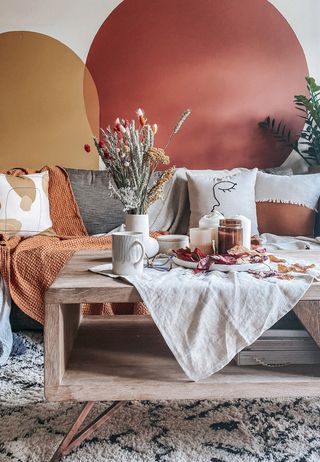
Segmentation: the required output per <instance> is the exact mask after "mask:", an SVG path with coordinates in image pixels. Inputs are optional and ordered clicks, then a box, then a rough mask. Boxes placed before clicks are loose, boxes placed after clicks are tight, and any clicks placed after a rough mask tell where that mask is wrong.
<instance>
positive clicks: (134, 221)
mask: <svg viewBox="0 0 320 462" xmlns="http://www.w3.org/2000/svg"><path fill="white" fill-rule="evenodd" d="M126 230H127V231H135V232H139V233H143V245H144V247H145V249H146V255H147V256H148V257H154V256H155V255H157V253H158V252H159V244H158V241H157V240H156V239H154V238H153V237H151V236H150V234H149V216H148V215H147V214H145V215H138V214H137V215H135V214H130V213H128V214H127V215H126Z"/></svg>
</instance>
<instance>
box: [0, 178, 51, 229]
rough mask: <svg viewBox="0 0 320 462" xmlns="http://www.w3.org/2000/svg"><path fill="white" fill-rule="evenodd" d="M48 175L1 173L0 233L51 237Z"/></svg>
mask: <svg viewBox="0 0 320 462" xmlns="http://www.w3.org/2000/svg"><path fill="white" fill-rule="evenodd" d="M48 186H49V173H48V172H47V171H45V172H42V173H32V174H30V175H21V176H15V175H9V174H0V233H2V234H6V235H8V236H14V235H19V236H24V237H27V236H33V235H35V234H39V233H45V234H52V233H53V231H52V221H51V218H50V208H49V198H48Z"/></svg>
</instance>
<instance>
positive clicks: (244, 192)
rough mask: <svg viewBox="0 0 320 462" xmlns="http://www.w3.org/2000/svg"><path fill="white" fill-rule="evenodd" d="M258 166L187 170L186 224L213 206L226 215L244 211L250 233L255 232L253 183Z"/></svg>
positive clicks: (255, 216)
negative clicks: (187, 217)
mask: <svg viewBox="0 0 320 462" xmlns="http://www.w3.org/2000/svg"><path fill="white" fill-rule="evenodd" d="M257 172H258V169H256V168H255V169H252V170H247V169H243V168H235V169H233V170H224V171H216V170H206V171H203V172H201V173H193V172H192V171H188V172H187V178H188V191H189V200H190V210H191V216H190V227H197V226H198V223H199V219H200V218H201V217H202V216H203V215H206V214H208V213H210V212H211V211H213V210H218V211H219V212H221V213H222V214H223V215H224V216H225V217H226V218H231V217H233V216H234V215H237V214H240V215H244V216H246V217H247V218H249V219H250V220H251V226H252V234H258V227H257V212H256V201H255V184H256V178H257Z"/></svg>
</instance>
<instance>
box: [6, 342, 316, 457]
mask: <svg viewBox="0 0 320 462" xmlns="http://www.w3.org/2000/svg"><path fill="white" fill-rule="evenodd" d="M20 336H21V337H22V338H23V340H24V341H25V343H26V345H27V353H26V354H25V355H23V356H20V357H15V358H12V359H10V361H9V363H8V364H7V365H6V366H5V367H3V368H1V369H0V390H1V391H0V461H1V462H9V461H15V462H43V461H48V460H49V458H50V456H51V455H52V453H53V452H54V449H55V448H56V447H57V446H58V444H59V442H60V441H61V439H62V437H63V435H64V434H65V432H67V430H68V429H69V427H70V424H71V422H72V421H73V420H74V419H75V417H76V416H77V413H79V410H80V408H81V407H82V405H81V404H72V403H60V404H58V403H47V402H45V401H44V399H43V345H42V337H41V336H40V335H39V334H30V335H22V334H20ZM105 408H106V403H99V404H98V405H97V408H96V412H97V413H99V412H101V411H102V410H104V409H105ZM79 461H80V462H82V461H83V462H105V461H108V462H151V461H159V462H167V461H168V462H256V461H263V462H264V461H266V462H269V461H270V462H277V461H279V462H280V461H281V462H319V461H320V399H285V400H280V399H279V400H269V399H263V400H261V399H259V400H233V401H225V402H219V401H170V402H169V401H168V402H165V401H162V402H161V401H158V402H148V401H143V402H136V401H133V402H131V403H129V404H128V405H126V407H124V408H123V409H121V410H120V411H119V413H118V414H117V415H116V416H115V417H113V418H112V420H111V421H110V422H109V423H108V424H107V425H106V426H105V427H104V428H103V429H102V430H100V431H99V432H98V433H97V434H95V435H94V436H93V437H92V439H91V440H89V441H88V442H85V443H84V444H83V445H82V446H81V447H80V448H79V449H78V450H77V451H75V452H73V453H72V454H70V455H69V456H67V457H65V459H64V462H79Z"/></svg>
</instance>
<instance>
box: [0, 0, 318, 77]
mask: <svg viewBox="0 0 320 462" xmlns="http://www.w3.org/2000/svg"><path fill="white" fill-rule="evenodd" d="M121 1H122V0H76V1H74V2H72V1H71V0H0V33H1V32H8V31H17V30H26V31H27V30H29V31H34V32H40V33H42V34H47V35H49V36H51V37H54V38H56V39H57V40H60V41H61V42H63V43H64V44H65V45H67V46H68V47H69V48H71V49H72V50H73V51H74V52H75V53H76V54H77V55H78V56H79V57H80V58H81V59H82V60H83V61H85V60H86V57H87V55H88V51H89V48H90V45H91V43H92V40H93V38H94V36H95V34H96V33H97V31H98V29H99V27H100V26H101V24H102V23H103V22H104V20H105V19H106V18H107V16H108V15H109V14H110V13H111V12H112V10H113V9H114V8H115V7H116V6H117V5H119V4H120V3H121ZM130 1H134V0H130ZM150 1H152V0H150ZM194 1H195V2H196V1H197V0H194ZM223 1H226V0H223ZM256 1H258V0H256ZM269 2H270V3H272V4H273V5H274V6H275V7H276V8H277V9H278V10H279V11H280V12H281V14H282V15H283V16H284V17H285V18H286V19H287V21H288V22H289V24H290V25H291V27H292V29H293V30H294V32H295V34H296V35H297V37H298V39H299V41H300V43H301V45H302V48H303V49H304V52H305V55H306V59H307V62H308V66H309V71H310V74H311V75H313V76H314V77H315V78H316V79H318V80H319V81H320V0H269Z"/></svg>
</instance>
